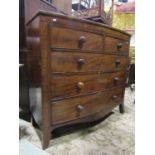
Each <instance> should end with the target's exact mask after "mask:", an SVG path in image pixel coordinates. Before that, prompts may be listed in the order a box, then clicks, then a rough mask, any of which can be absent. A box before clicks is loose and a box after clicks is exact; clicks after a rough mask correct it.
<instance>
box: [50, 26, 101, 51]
mask: <svg viewBox="0 0 155 155" xmlns="http://www.w3.org/2000/svg"><path fill="white" fill-rule="evenodd" d="M50 33H51V35H50V45H51V47H52V48H57V49H75V50H79V49H80V50H81V51H82V50H87V51H103V45H104V41H103V35H99V34H95V33H90V32H83V31H78V30H73V29H68V28H59V27H52V28H51V30H50Z"/></svg>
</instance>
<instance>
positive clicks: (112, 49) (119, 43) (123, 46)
mask: <svg viewBox="0 0 155 155" xmlns="http://www.w3.org/2000/svg"><path fill="white" fill-rule="evenodd" d="M128 51H129V42H128V41H123V40H120V39H116V38H112V37H105V52H108V53H119V54H122V55H127V54H128Z"/></svg>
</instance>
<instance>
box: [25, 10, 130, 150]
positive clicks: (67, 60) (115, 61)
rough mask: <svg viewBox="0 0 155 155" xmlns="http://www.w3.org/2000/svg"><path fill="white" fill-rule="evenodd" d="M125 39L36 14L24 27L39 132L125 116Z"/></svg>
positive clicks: (102, 28) (110, 31) (104, 28)
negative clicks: (108, 116)
mask: <svg viewBox="0 0 155 155" xmlns="http://www.w3.org/2000/svg"><path fill="white" fill-rule="evenodd" d="M129 40H130V35H129V34H127V33H125V32H122V31H120V30H117V29H114V28H111V27H108V26H106V25H103V24H99V23H95V22H90V21H86V20H79V19H75V18H71V17H66V16H63V15H59V14H55V13H48V12H43V11H39V12H38V13H37V14H36V15H35V16H34V17H33V18H32V19H31V20H30V21H29V22H28V23H27V47H28V64H29V79H30V81H29V96H30V108H31V112H32V115H33V117H34V119H35V121H36V123H37V124H38V125H39V127H40V129H41V130H42V142H43V148H46V147H48V144H49V140H50V136H51V132H52V131H53V130H54V129H56V128H58V127H60V126H64V125H69V124H75V123H81V122H91V121H94V120H97V119H99V118H101V117H104V116H105V115H106V114H107V113H109V112H110V111H111V110H112V109H113V108H114V107H116V106H118V105H119V108H120V112H124V104H123V100H124V90H125V81H126V74H127V73H126V69H127V67H128V65H129V58H128V51H129Z"/></svg>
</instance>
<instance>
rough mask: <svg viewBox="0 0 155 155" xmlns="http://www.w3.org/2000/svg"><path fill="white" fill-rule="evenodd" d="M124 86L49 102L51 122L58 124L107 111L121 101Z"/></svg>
mask: <svg viewBox="0 0 155 155" xmlns="http://www.w3.org/2000/svg"><path fill="white" fill-rule="evenodd" d="M123 97H124V88H117V89H113V90H108V91H105V92H100V93H97V94H94V95H89V96H85V97H81V98H74V99H66V100H62V101H58V102H53V103H51V110H52V112H51V117H52V118H51V123H52V124H57V123H58V124H59V123H62V122H67V121H71V120H74V119H78V118H81V117H85V116H88V115H91V114H93V113H97V112H99V111H104V110H105V111H107V110H110V109H112V108H114V107H115V106H117V105H119V104H120V103H122V102H123Z"/></svg>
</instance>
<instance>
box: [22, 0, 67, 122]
mask: <svg viewBox="0 0 155 155" xmlns="http://www.w3.org/2000/svg"><path fill="white" fill-rule="evenodd" d="M39 10H44V11H48V12H52V11H54V12H59V13H62V14H64V12H62V11H60V10H59V9H58V8H56V7H55V6H54V5H52V4H49V3H48V2H46V1H44V0H19V63H20V64H23V65H24V66H23V67H21V68H20V69H19V106H20V108H21V109H22V110H21V112H20V113H19V116H20V118H22V119H25V120H27V121H30V119H31V115H30V105H29V92H28V91H29V90H28V83H29V78H28V77H29V75H28V68H27V53H28V49H27V45H26V25H25V24H26V23H27V22H28V20H29V19H30V18H32V16H33V15H34V14H35V13H36V12H38V11H39Z"/></svg>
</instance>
